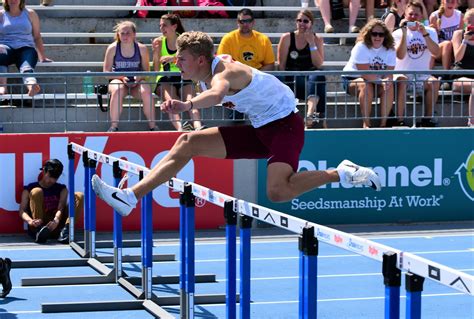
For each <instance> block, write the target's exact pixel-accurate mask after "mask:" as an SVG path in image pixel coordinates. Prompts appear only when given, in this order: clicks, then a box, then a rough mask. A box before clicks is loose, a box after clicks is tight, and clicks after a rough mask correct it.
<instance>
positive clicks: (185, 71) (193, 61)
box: [176, 50, 200, 81]
mask: <svg viewBox="0 0 474 319" xmlns="http://www.w3.org/2000/svg"><path fill="white" fill-rule="evenodd" d="M199 65H200V57H195V56H193V55H192V54H191V53H189V51H188V50H183V51H178V52H177V53H176V66H177V67H178V68H179V69H180V70H181V77H182V78H183V80H194V81H198V80H199V78H198V76H199Z"/></svg>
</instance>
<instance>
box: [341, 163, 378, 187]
mask: <svg viewBox="0 0 474 319" xmlns="http://www.w3.org/2000/svg"><path fill="white" fill-rule="evenodd" d="M337 173H338V174H339V177H340V179H341V181H343V182H346V183H349V184H352V185H361V184H362V185H365V186H370V187H372V188H373V189H375V190H376V191H380V190H381V189H382V185H381V184H380V178H379V176H378V175H377V174H376V173H375V172H374V171H373V170H371V169H370V168H367V167H364V166H359V165H357V164H354V163H352V162H351V161H349V160H343V161H342V162H341V164H339V165H338V166H337Z"/></svg>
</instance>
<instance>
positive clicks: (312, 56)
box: [278, 10, 326, 128]
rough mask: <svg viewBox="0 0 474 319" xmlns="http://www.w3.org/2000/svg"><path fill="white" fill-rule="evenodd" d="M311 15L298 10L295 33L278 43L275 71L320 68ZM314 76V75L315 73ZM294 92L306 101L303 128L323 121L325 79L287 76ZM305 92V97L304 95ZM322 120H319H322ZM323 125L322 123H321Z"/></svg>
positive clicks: (321, 51)
mask: <svg viewBox="0 0 474 319" xmlns="http://www.w3.org/2000/svg"><path fill="white" fill-rule="evenodd" d="M313 23H314V16H313V13H312V12H311V11H309V10H301V11H300V12H298V15H297V17H296V30H295V31H292V32H287V33H284V34H283V35H282V36H281V38H280V42H279V43H278V70H280V71H313V70H318V69H320V68H321V66H322V65H323V62H324V45H323V40H322V39H321V38H320V37H318V36H317V34H316V33H314V32H313ZM315 73H316V72H315ZM293 80H294V81H295V84H296V85H289V86H290V88H291V89H292V90H294V91H295V96H296V97H297V98H298V99H301V100H306V98H307V99H308V101H307V103H308V108H307V111H306V127H307V128H313V127H315V125H318V124H320V123H321V122H320V119H323V118H325V112H326V78H325V77H324V76H323V75H317V74H314V75H310V76H308V77H307V82H306V86H305V80H306V77H305V76H295V77H293V76H288V77H285V79H284V82H293ZM306 93H308V96H306ZM321 121H322V120H321ZM322 124H323V126H324V127H325V126H326V123H325V121H324V122H323V123H322Z"/></svg>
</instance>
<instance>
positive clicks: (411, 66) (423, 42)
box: [393, 1, 440, 127]
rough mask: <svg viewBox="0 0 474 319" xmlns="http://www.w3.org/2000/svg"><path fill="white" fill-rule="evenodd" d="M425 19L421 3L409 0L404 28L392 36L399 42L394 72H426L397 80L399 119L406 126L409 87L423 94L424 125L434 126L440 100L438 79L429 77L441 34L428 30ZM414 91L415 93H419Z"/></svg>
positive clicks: (400, 76)
mask: <svg viewBox="0 0 474 319" xmlns="http://www.w3.org/2000/svg"><path fill="white" fill-rule="evenodd" d="M422 17H423V7H422V5H421V4H420V3H419V2H416V1H410V2H409V3H408V4H407V7H406V10H405V19H404V20H402V22H401V23H400V25H401V26H402V28H400V29H398V30H396V31H395V32H394V33H393V37H394V39H395V43H396V51H397V63H396V65H395V70H400V71H426V74H401V75H397V76H396V77H395V80H396V82H397V116H398V120H399V123H400V125H403V117H404V112H405V101H406V93H407V84H408V85H409V86H408V88H410V89H411V88H413V87H415V91H416V92H423V91H424V94H425V98H424V102H425V105H424V118H422V120H421V125H422V126H427V127H432V126H435V123H434V121H433V119H432V117H433V108H434V104H435V103H436V100H437V99H438V90H439V85H440V84H439V80H438V79H437V78H436V77H434V76H432V75H430V74H429V72H428V71H429V70H430V64H431V59H432V57H435V56H437V55H438V54H439V52H440V48H439V45H438V35H437V34H436V30H434V29H433V28H430V27H425V26H424V25H423V24H422V23H421V22H420V20H421V19H422ZM416 92H415V93H416Z"/></svg>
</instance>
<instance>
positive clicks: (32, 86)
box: [25, 81, 41, 96]
mask: <svg viewBox="0 0 474 319" xmlns="http://www.w3.org/2000/svg"><path fill="white" fill-rule="evenodd" d="M25 85H26V88H27V89H28V95H29V96H35V95H36V94H38V93H39V92H40V91H41V87H40V85H39V84H38V83H36V82H33V81H31V82H28V83H26V84H25Z"/></svg>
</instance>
